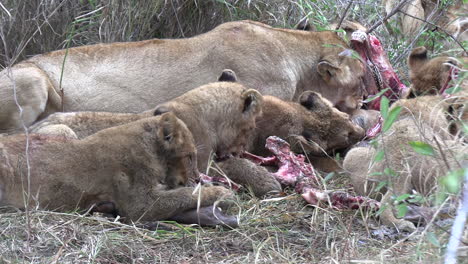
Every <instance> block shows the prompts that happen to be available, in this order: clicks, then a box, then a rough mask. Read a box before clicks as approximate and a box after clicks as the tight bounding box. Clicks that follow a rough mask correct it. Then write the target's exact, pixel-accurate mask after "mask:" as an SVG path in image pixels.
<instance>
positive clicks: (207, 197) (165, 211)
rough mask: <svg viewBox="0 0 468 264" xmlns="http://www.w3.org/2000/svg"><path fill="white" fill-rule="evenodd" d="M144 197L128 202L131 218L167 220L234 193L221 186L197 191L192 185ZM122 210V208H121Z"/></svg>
mask: <svg viewBox="0 0 468 264" xmlns="http://www.w3.org/2000/svg"><path fill="white" fill-rule="evenodd" d="M141 195H144V197H140V199H131V200H134V201H143V202H142V203H140V204H135V203H132V204H128V202H129V201H126V205H127V208H126V209H127V210H126V211H127V215H126V217H128V219H129V220H132V221H136V220H142V221H155V220H166V219H170V218H171V217H174V216H175V215H177V214H179V213H181V212H184V211H188V210H190V209H194V208H197V206H198V205H200V207H207V206H211V205H213V204H214V203H215V202H216V201H218V200H221V199H225V198H231V197H232V196H233V193H232V192H231V191H230V190H228V189H226V188H224V187H221V186H207V187H205V186H202V187H201V188H200V189H198V190H197V191H195V189H194V188H192V187H181V188H177V189H172V190H166V191H164V190H158V191H155V192H153V193H152V194H145V193H142V194H141ZM119 210H120V208H119Z"/></svg>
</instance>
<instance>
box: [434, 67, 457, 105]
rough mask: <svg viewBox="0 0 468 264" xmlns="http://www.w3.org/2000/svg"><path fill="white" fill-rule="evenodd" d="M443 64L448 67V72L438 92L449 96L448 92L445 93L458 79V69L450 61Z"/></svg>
mask: <svg viewBox="0 0 468 264" xmlns="http://www.w3.org/2000/svg"><path fill="white" fill-rule="evenodd" d="M444 64H445V63H444ZM445 65H447V66H449V67H450V69H449V72H448V73H449V74H448V76H447V79H446V80H445V83H444V85H443V86H442V87H441V88H440V91H439V94H442V95H444V96H446V97H449V96H450V94H448V93H447V90H449V89H451V88H453V87H455V83H456V82H457V81H458V74H459V72H460V70H459V69H458V68H457V67H456V66H455V65H453V64H452V63H446V64H445Z"/></svg>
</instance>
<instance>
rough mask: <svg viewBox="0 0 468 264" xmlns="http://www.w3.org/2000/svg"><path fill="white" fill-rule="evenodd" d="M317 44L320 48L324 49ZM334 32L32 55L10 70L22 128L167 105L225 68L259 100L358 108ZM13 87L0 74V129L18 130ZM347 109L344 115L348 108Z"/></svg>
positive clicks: (267, 32)
mask: <svg viewBox="0 0 468 264" xmlns="http://www.w3.org/2000/svg"><path fill="white" fill-rule="evenodd" d="M324 44H327V46H325V45H324ZM343 47H345V48H346V47H347V44H346V43H345V42H344V41H343V40H342V39H340V38H339V37H338V36H337V34H335V33H334V32H308V31H301V30H290V29H278V28H272V27H270V26H267V25H264V24H262V23H258V22H253V21H236V22H229V23H225V24H222V25H219V26H218V27H216V28H215V29H213V30H212V31H210V32H207V33H205V34H201V35H199V36H196V37H193V38H188V39H167V40H147V41H141V42H131V43H128V42H127V43H112V44H98V45H90V46H83V47H76V48H71V49H69V50H68V54H67V57H66V60H65V68H64V69H63V80H62V85H61V87H62V88H63V95H64V96H63V100H62V99H61V98H60V96H59V94H60V93H61V92H60V91H59V80H60V76H61V73H62V64H63V61H64V56H65V51H64V50H60V51H55V52H50V53H46V54H43V55H38V56H35V57H33V58H31V59H28V60H26V61H23V62H20V63H18V64H17V65H15V66H13V67H12V68H11V70H12V72H13V76H14V80H15V81H16V90H17V94H18V100H19V102H20V104H21V105H22V106H23V108H24V110H25V112H24V121H25V124H26V125H27V126H29V125H30V124H32V123H33V122H35V121H36V120H38V119H41V118H43V117H46V116H47V115H49V114H51V113H53V112H57V111H61V109H62V105H63V108H64V110H65V111H109V112H125V113H137V112H141V111H144V110H146V109H149V108H151V107H153V106H154V105H156V104H159V103H163V102H167V101H169V100H171V99H173V98H175V97H177V96H180V95H182V94H183V93H185V92H187V91H189V90H192V89H194V88H196V87H198V86H200V85H203V84H205V83H208V82H210V81H212V80H215V79H216V78H217V74H218V73H219V72H220V71H221V70H222V69H225V68H230V69H233V70H234V71H235V72H236V73H237V75H238V76H239V79H240V80H241V83H242V84H245V85H246V86H247V87H250V88H254V89H257V90H258V91H260V92H261V93H262V94H267V95H274V96H277V97H279V98H281V99H286V100H291V99H296V98H298V96H299V95H300V94H301V93H302V92H304V91H306V90H311V89H312V90H315V91H318V92H320V93H321V94H322V95H323V96H324V97H325V98H328V99H329V100H330V101H331V102H332V103H333V104H337V106H338V107H340V105H341V104H343V105H344V106H343V107H342V108H340V109H343V110H344V111H348V110H350V111H351V110H354V108H357V107H359V102H360V101H361V99H362V96H363V94H362V93H363V83H362V77H363V75H364V66H363V65H362V63H361V62H360V61H359V60H356V59H354V58H351V57H349V56H345V55H340V53H341V52H342V51H343ZM13 86H14V85H13V83H12V81H11V80H10V78H8V75H7V71H2V72H1V73H0V98H1V99H0V100H1V101H0V130H3V131H5V130H12V129H16V128H19V127H21V122H20V120H19V117H18V109H17V107H16V104H15V103H14V100H13V94H12V91H13ZM350 107H351V108H350Z"/></svg>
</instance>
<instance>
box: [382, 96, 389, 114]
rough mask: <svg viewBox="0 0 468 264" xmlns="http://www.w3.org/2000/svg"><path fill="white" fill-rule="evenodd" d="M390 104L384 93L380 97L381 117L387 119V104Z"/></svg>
mask: <svg viewBox="0 0 468 264" xmlns="http://www.w3.org/2000/svg"><path fill="white" fill-rule="evenodd" d="M389 105H390V101H389V100H388V98H387V97H386V96H385V95H384V96H382V99H380V114H381V115H382V118H383V119H387V116H388V106H389Z"/></svg>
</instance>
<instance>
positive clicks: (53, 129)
mask: <svg viewBox="0 0 468 264" xmlns="http://www.w3.org/2000/svg"><path fill="white" fill-rule="evenodd" d="M31 133H34V134H41V135H52V136H62V137H65V138H70V139H78V136H77V135H76V133H75V131H73V130H72V129H71V128H70V127H69V126H67V125H63V124H55V125H46V126H41V127H39V128H37V129H33V130H31Z"/></svg>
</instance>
